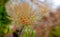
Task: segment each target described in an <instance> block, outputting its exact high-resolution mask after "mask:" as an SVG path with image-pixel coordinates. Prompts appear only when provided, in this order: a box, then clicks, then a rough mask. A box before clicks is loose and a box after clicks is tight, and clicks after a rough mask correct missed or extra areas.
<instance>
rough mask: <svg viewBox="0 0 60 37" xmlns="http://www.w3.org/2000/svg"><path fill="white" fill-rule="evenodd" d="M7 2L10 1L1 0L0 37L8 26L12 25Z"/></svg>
mask: <svg viewBox="0 0 60 37" xmlns="http://www.w3.org/2000/svg"><path fill="white" fill-rule="evenodd" d="M7 1H8V0H0V37H1V36H2V34H3V32H4V31H3V30H4V29H5V28H6V26H7V25H9V24H10V23H11V20H10V19H9V18H8V17H9V16H8V14H7V12H6V8H5V4H6V2H7Z"/></svg>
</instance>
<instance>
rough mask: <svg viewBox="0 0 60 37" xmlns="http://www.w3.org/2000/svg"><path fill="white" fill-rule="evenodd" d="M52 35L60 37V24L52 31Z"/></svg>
mask: <svg viewBox="0 0 60 37" xmlns="http://www.w3.org/2000/svg"><path fill="white" fill-rule="evenodd" d="M50 37H60V26H56V27H54V28H53V30H52V31H50Z"/></svg>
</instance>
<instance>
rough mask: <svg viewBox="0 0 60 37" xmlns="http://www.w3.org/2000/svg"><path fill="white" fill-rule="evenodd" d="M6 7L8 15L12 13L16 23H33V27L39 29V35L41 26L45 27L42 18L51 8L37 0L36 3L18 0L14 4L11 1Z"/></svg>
mask: <svg viewBox="0 0 60 37" xmlns="http://www.w3.org/2000/svg"><path fill="white" fill-rule="evenodd" d="M17 1H19V0H17ZM13 2H14V1H13ZM6 9H7V12H8V15H10V16H11V17H12V18H13V24H14V25H20V27H21V26H22V25H26V24H27V25H32V29H34V28H36V30H37V31H38V32H37V35H38V33H40V31H41V30H42V29H41V28H40V27H39V26H40V25H43V26H44V27H45V25H44V24H45V23H44V22H43V23H44V24H40V20H41V18H42V17H43V16H45V15H46V13H47V12H48V11H49V10H50V8H48V6H47V5H45V4H43V3H41V2H38V1H37V3H36V2H34V1H30V2H29V1H27V0H26V1H25V2H23V3H21V2H19V3H18V2H16V3H14V4H13V3H12V2H11V1H10V2H8V3H7V4H6ZM39 28H40V29H41V30H40V29H39ZM38 29H39V30H38ZM41 35H42V33H41ZM39 36H40V35H39Z"/></svg>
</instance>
